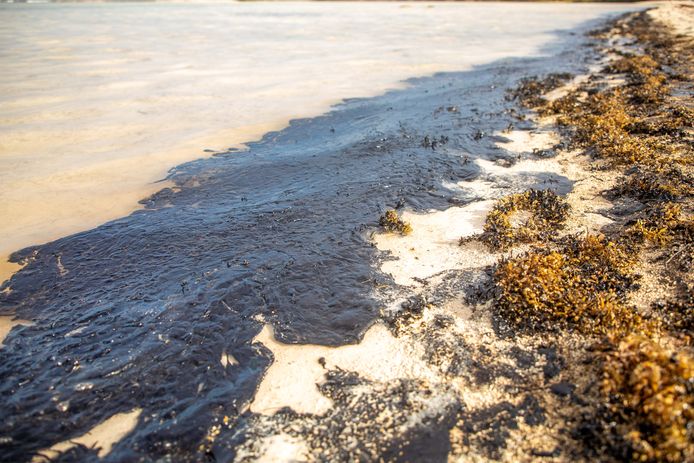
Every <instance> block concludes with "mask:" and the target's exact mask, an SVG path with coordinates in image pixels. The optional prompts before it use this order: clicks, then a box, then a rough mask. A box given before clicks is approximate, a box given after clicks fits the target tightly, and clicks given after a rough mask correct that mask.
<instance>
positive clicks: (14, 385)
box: [0, 33, 584, 461]
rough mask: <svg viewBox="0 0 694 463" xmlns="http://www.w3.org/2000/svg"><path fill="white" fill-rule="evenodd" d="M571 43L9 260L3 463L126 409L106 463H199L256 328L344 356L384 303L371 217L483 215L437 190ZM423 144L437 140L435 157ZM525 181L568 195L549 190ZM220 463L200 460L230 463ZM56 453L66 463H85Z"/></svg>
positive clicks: (285, 140) (231, 158) (251, 362)
mask: <svg viewBox="0 0 694 463" xmlns="http://www.w3.org/2000/svg"><path fill="white" fill-rule="evenodd" d="M579 42H580V39H578V38H577V37H576V36H574V35H570V34H569V33H564V34H559V36H558V38H557V40H556V41H555V42H554V43H552V44H551V46H547V47H545V48H544V49H543V50H542V54H544V55H547V56H546V57H544V58H524V59H502V60H497V61H495V62H493V63H491V64H487V65H484V66H479V67H476V68H474V69H471V70H468V71H465V72H455V73H444V74H438V75H435V76H433V77H426V78H419V79H413V80H411V81H409V83H408V86H407V88H404V89H399V90H393V91H390V92H388V93H386V94H384V95H381V96H376V97H371V98H365V99H355V100H349V101H347V102H345V103H344V104H341V105H339V106H337V107H335V108H334V109H333V110H332V111H330V112H328V113H326V114H324V115H322V116H319V117H315V118H312V119H302V120H296V121H294V122H293V123H292V124H291V125H290V126H289V127H288V128H286V129H284V130H282V131H279V132H272V133H269V134H267V135H265V136H264V137H263V139H262V140H261V141H260V142H257V143H252V144H250V146H249V150H248V151H244V152H238V151H229V152H226V153H222V154H220V155H217V156H214V157H212V158H209V159H206V160H200V161H195V162H191V163H188V164H185V165H182V166H180V167H178V168H177V169H175V170H174V171H173V172H172V175H171V181H172V183H173V184H174V185H175V188H172V189H167V190H164V191H161V192H160V193H158V194H156V195H155V196H153V197H152V198H150V199H149V200H148V201H146V209H145V210H143V211H140V212H136V213H134V214H132V215H130V216H127V217H124V218H121V219H118V220H115V221H112V222H109V223H107V224H105V225H103V226H100V227H98V228H96V229H94V230H90V231H86V232H83V233H79V234H76V235H73V236H70V237H67V238H62V239H60V240H57V241H54V242H52V243H49V244H47V245H43V246H39V247H35V248H29V249H25V250H23V251H21V252H20V253H17V254H16V255H15V256H14V258H15V260H24V261H26V263H27V265H26V267H25V268H24V269H23V270H22V271H20V272H19V273H18V274H16V275H15V276H14V277H13V278H12V280H10V282H9V283H8V284H6V285H5V287H4V289H5V291H4V292H1V293H0V313H16V314H17V316H19V317H20V318H22V319H26V320H31V321H32V322H33V323H34V324H33V325H31V326H23V327H16V328H15V329H14V330H13V331H12V332H11V333H10V335H9V336H8V338H7V339H6V340H5V347H4V348H3V349H2V350H0V398H1V400H0V415H2V416H3V417H4V419H3V420H1V421H0V436H3V439H2V440H1V441H0V455H2V456H3V457H4V459H7V460H9V461H25V460H28V459H29V458H30V455H31V454H32V452H36V451H37V450H39V449H43V448H47V447H50V446H51V445H53V444H55V443H57V442H61V441H64V440H66V439H68V438H71V437H76V436H81V435H83V434H85V433H86V432H87V431H89V430H90V429H92V428H93V427H94V426H95V425H97V424H99V423H101V422H103V421H105V420H106V419H108V418H109V417H112V416H113V415H115V414H117V413H126V412H130V411H132V410H135V409H138V410H139V409H142V412H141V413H140V414H139V415H138V418H137V420H138V421H137V426H136V427H135V429H134V431H133V432H132V433H131V434H130V435H128V436H127V437H126V438H124V439H123V440H122V441H120V442H116V443H114V445H113V447H112V451H111V453H109V454H108V455H106V456H105V460H107V461H128V460H132V459H135V458H138V457H139V458H144V459H146V460H153V459H156V458H158V457H161V456H164V455H170V456H173V457H174V458H175V459H176V460H177V461H178V460H196V459H198V460H200V459H204V458H206V456H205V455H204V454H200V453H198V452H199V451H198V447H199V444H200V443H201V441H202V440H203V439H204V436H205V433H206V432H207V431H208V429H209V428H210V426H211V425H212V424H214V423H215V422H218V421H219V420H222V419H223V417H225V416H227V417H229V419H230V420H231V422H232V423H234V422H235V420H237V419H240V418H243V417H244V416H247V413H248V412H247V408H248V403H249V402H250V400H251V399H252V397H253V394H254V391H255V389H256V387H257V385H258V383H259V379H260V378H261V376H262V375H263V373H264V371H265V370H266V368H267V366H268V365H269V363H270V362H271V355H270V352H269V351H268V350H267V349H266V348H265V347H263V346H262V345H260V344H252V343H251V340H252V339H253V338H254V337H255V336H256V335H257V334H258V333H259V332H260V330H261V328H262V326H263V322H262V320H266V321H268V322H270V323H272V324H273V326H274V327H275V331H276V335H277V337H278V339H280V340H282V341H284V342H291V343H317V344H325V345H340V344H345V343H354V342H357V341H358V339H359V337H360V336H361V335H362V334H363V332H364V330H365V329H366V328H367V327H368V326H370V325H371V324H372V323H373V322H374V320H375V319H376V318H377V316H378V311H379V308H380V307H381V304H382V303H381V301H379V300H377V299H375V298H374V296H373V295H374V287H375V286H376V285H383V284H385V285H394V284H395V283H394V282H393V281H392V279H391V278H390V277H389V276H387V275H384V274H382V273H380V272H379V271H378V270H377V268H378V266H377V265H376V262H377V261H378V260H379V259H381V258H383V257H384V256H382V255H379V253H378V252H377V250H376V248H375V247H374V246H373V243H372V242H371V241H370V239H369V234H370V232H371V231H372V230H374V229H375V226H376V224H377V221H378V217H379V215H380V214H381V213H382V212H383V211H384V210H385V209H386V208H392V207H398V206H402V207H406V208H409V209H412V210H428V209H430V208H436V209H445V208H447V207H450V205H452V204H464V203H467V202H469V201H473V200H476V199H484V198H480V197H476V196H475V195H474V194H468V193H464V192H462V191H461V190H459V189H449V188H448V187H447V186H446V185H453V184H455V183H456V182H458V181H461V180H464V179H471V178H474V177H475V175H476V174H477V169H478V167H476V166H477V164H476V163H474V162H471V160H473V159H486V160H495V159H499V158H511V157H512V156H513V155H512V154H511V153H508V152H506V151H504V150H503V149H500V148H499V147H498V146H497V142H499V141H501V140H502V139H501V138H500V137H499V136H496V135H493V134H496V133H499V132H501V131H502V130H503V129H505V128H506V127H507V126H508V125H509V124H510V123H514V124H515V125H516V127H519V128H522V127H523V123H522V122H519V121H518V120H516V119H515V118H514V117H513V115H512V114H511V113H510V112H509V108H510V107H511V106H512V103H511V102H508V101H507V100H506V98H505V96H506V89H508V88H510V87H512V86H513V85H515V83H516V82H517V81H518V79H519V78H521V77H523V76H527V75H531V74H536V73H544V72H548V71H550V70H551V71H559V70H576V68H577V66H579V64H578V63H580V62H581V60H580V59H579V58H580V55H581V53H582V51H583V50H584V48H583V47H581V46H579ZM425 137H427V138H428V139H429V140H433V139H436V140H442V137H443V140H447V141H445V142H444V141H442V142H441V143H440V144H439V145H438V146H437V147H436V148H435V149H432V148H431V147H427V146H424V144H423V141H424V140H425ZM446 137H447V138H446ZM523 178H524V182H527V183H528V184H529V185H533V186H536V187H538V188H547V187H551V188H554V189H557V190H559V191H560V192H565V191H568V189H570V188H571V184H570V182H568V181H567V180H566V179H565V178H563V177H560V176H557V175H553V176H549V175H547V174H544V173H542V172H528V173H527V174H526V175H525V176H524V177H523ZM225 356H232V358H233V359H234V362H231V363H229V362H224V363H223V362H221V361H220V358H225ZM227 358H228V357H227ZM244 413H246V415H244ZM234 445H235V444H233V442H232V443H231V444H229V447H227V448H221V449H219V453H215V454H214V457H215V458H216V459H217V460H219V461H228V460H229V458H232V457H233V451H234V450H233V448H234ZM72 452H73V453H72V454H70V455H68V456H67V459H68V460H70V459H73V460H74V459H79V460H82V461H83V460H89V459H90V458H91V459H95V458H96V455H97V453H96V451H94V450H88V449H85V448H75V449H73V450H72Z"/></svg>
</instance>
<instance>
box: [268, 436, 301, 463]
mask: <svg viewBox="0 0 694 463" xmlns="http://www.w3.org/2000/svg"><path fill="white" fill-rule="evenodd" d="M260 445H261V452H262V454H261V456H260V457H259V458H258V459H256V460H255V461H256V463H291V462H299V461H306V456H307V454H308V448H307V446H306V443H304V442H302V441H301V440H299V439H297V438H294V437H292V436H290V435H288V434H275V435H273V436H269V437H266V438H264V439H263V440H262V442H261V443H260Z"/></svg>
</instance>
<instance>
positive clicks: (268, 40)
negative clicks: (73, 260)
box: [0, 3, 625, 280]
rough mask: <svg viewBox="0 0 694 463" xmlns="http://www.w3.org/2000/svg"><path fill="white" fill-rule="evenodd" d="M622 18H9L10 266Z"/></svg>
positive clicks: (4, 10)
mask: <svg viewBox="0 0 694 463" xmlns="http://www.w3.org/2000/svg"><path fill="white" fill-rule="evenodd" d="M624 8H625V7H624V6H614V5H589V6H586V5H542V4H541V5H538V4H534V5H527V4H524V5H518V4H509V3H504V4H493V3H492V4H462V5H461V4H458V5H450V4H434V5H427V4H408V5H400V4H396V3H386V4H363V3H360V4H346V3H338V4H332V3H269V4H268V3H240V4H225V5H219V4H217V5H199V4H196V5H189V4H188V5H186V4H152V3H148V4H133V3H128V4H123V3H115V4H114V3H110V4H109V3H105V4H43V5H26V4H24V5H8V4H0V68H2V70H3V72H2V73H0V173H1V174H2V182H0V261H4V260H5V259H6V256H7V255H9V253H11V252H13V251H15V250H17V249H20V248H22V247H25V246H29V245H35V244H41V243H44V242H46V241H49V240H52V239H56V238H59V237H61V236H66V235H68V234H71V233H74V232H78V231H82V230H86V229H89V228H92V227H94V226H97V225H99V224H101V223H104V222H105V221H107V220H110V219H115V218H117V217H121V216H123V215H126V214H127V213H129V212H130V211H132V210H134V209H136V208H137V207H138V201H139V200H140V199H142V198H144V197H146V196H148V195H150V194H152V193H154V192H155V191H157V190H159V189H160V188H161V187H162V185H161V184H157V183H156V181H158V180H160V179H162V178H164V177H165V176H166V172H167V170H168V169H169V168H170V167H172V166H175V165H177V164H179V163H181V162H184V161H188V160H191V159H196V158H199V157H202V156H207V155H209V154H206V153H205V152H203V150H205V149H211V150H221V151H224V150H226V149H227V148H228V147H230V146H238V145H239V144H241V143H243V142H246V141H250V140H254V139H257V138H259V137H260V136H262V135H263V134H264V133H265V132H267V131H269V130H275V129H279V128H281V127H283V126H284V125H285V124H286V122H287V121H288V120H289V119H290V118H294V117H308V116H316V115H319V114H321V113H323V112H325V111H326V110H327V109H328V108H329V106H330V105H331V104H333V103H336V102H338V101H340V99H341V98H345V97H365V96H374V95H377V94H379V93H381V92H383V91H385V90H386V89H389V88H396V87H400V86H401V84H400V83H399V81H400V80H401V79H405V78H408V77H412V76H422V75H427V74H430V73H433V72H436V71H461V70H465V69H469V68H470V66H472V65H476V64H481V63H488V62H491V61H493V60H494V59H497V58H500V57H510V56H527V55H531V54H534V53H538V50H539V49H540V47H541V46H542V45H543V44H545V43H547V42H548V41H549V40H551V38H552V31H554V30H555V29H563V28H567V27H573V26H575V25H577V24H579V23H580V22H582V21H584V20H587V19H590V18H594V17H597V16H599V15H601V14H604V13H606V12H610V11H618V10H623V9H624ZM548 16H551V18H552V19H551V21H548V20H547V18H548ZM521 25H522V26H521ZM13 270H15V268H14V267H12V266H7V265H3V264H0V280H4V279H5V277H7V276H9V274H10V272H11V271H13Z"/></svg>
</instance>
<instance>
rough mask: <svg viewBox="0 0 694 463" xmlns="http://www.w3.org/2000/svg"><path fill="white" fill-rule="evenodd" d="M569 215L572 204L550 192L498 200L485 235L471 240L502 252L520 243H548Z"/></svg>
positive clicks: (488, 219) (523, 194) (462, 241)
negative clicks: (478, 241)
mask: <svg viewBox="0 0 694 463" xmlns="http://www.w3.org/2000/svg"><path fill="white" fill-rule="evenodd" d="M568 214H569V204H568V203H567V202H566V201H565V200H564V199H563V198H561V197H559V196H557V194H556V193H555V192H553V191H551V190H534V189H530V190H527V191H525V192H523V193H517V194H512V195H509V196H505V197H503V198H501V199H500V200H498V201H497V202H496V204H495V205H494V207H493V208H492V210H491V212H489V214H488V215H487V219H486V221H485V224H484V231H483V232H482V234H480V235H476V236H474V237H471V238H463V239H461V241H460V244H463V243H465V242H466V241H468V240H469V239H479V240H480V241H482V242H483V243H485V244H486V245H487V246H489V247H490V248H491V249H494V250H503V249H507V248H509V247H511V246H513V245H514V244H517V243H530V242H533V241H537V240H546V239H548V238H549V236H550V235H551V234H552V232H554V231H556V230H558V229H561V228H562V227H563V224H564V222H565V221H566V218H567V217H568Z"/></svg>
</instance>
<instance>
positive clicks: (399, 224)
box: [378, 209, 412, 235]
mask: <svg viewBox="0 0 694 463" xmlns="http://www.w3.org/2000/svg"><path fill="white" fill-rule="evenodd" d="M378 224H379V225H380V226H381V227H382V228H383V229H384V230H385V231H387V232H391V233H400V234H401V235H408V234H410V233H412V226H411V225H410V224H409V223H407V222H404V221H403V220H402V219H401V218H400V216H398V213H397V212H396V211H394V210H393V209H389V210H387V211H386V212H385V214H383V215H382V216H381V218H380V219H379V221H378Z"/></svg>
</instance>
